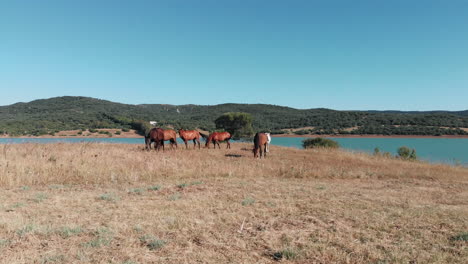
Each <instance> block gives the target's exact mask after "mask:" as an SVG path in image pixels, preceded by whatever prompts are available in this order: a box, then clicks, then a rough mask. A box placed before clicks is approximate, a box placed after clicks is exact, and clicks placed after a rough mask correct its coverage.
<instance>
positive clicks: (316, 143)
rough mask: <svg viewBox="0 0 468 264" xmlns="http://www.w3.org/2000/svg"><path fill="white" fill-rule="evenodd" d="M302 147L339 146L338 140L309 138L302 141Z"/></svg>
mask: <svg viewBox="0 0 468 264" xmlns="http://www.w3.org/2000/svg"><path fill="white" fill-rule="evenodd" d="M302 147H304V148H305V149H308V148H339V147H340V145H339V144H338V142H336V141H334V140H331V139H328V138H309V139H305V140H303V141H302Z"/></svg>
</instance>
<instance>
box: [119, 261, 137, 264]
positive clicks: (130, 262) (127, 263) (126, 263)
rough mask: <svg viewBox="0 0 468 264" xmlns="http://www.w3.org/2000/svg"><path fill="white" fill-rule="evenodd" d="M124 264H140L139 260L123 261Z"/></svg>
mask: <svg viewBox="0 0 468 264" xmlns="http://www.w3.org/2000/svg"><path fill="white" fill-rule="evenodd" d="M122 264H138V262H135V261H131V260H126V261H124V262H122Z"/></svg>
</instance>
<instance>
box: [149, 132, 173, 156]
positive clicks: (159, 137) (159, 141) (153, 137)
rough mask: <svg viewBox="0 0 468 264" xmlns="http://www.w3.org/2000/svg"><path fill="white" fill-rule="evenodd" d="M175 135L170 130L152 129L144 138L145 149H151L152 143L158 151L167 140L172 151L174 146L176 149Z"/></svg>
mask: <svg viewBox="0 0 468 264" xmlns="http://www.w3.org/2000/svg"><path fill="white" fill-rule="evenodd" d="M176 139H177V134H176V132H175V131H174V130H172V129H162V128H152V129H151V130H150V132H149V133H148V135H147V136H145V143H146V149H148V150H149V149H151V142H154V148H155V149H156V150H158V151H159V149H160V148H161V146H162V148H163V151H164V141H166V140H169V141H170V142H171V149H174V145H175V146H176V148H177V141H176Z"/></svg>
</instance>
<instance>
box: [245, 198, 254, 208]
mask: <svg viewBox="0 0 468 264" xmlns="http://www.w3.org/2000/svg"><path fill="white" fill-rule="evenodd" d="M254 203H255V199H254V198H252V197H247V198H245V199H244V200H243V201H242V205H243V206H247V205H252V204H254Z"/></svg>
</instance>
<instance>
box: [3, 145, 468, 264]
mask: <svg viewBox="0 0 468 264" xmlns="http://www.w3.org/2000/svg"><path fill="white" fill-rule="evenodd" d="M142 148H143V146H136V145H125V144H121V145H120V144H101V143H79V144H69V143H58V144H21V145H1V146H0V186H1V187H2V191H1V192H0V201H1V204H0V263H273V262H276V261H281V262H290V263H408V262H413V263H466V260H467V259H468V244H467V242H466V241H463V240H455V239H452V238H453V237H455V236H457V235H460V234H463V233H465V232H467V231H468V169H467V168H462V167H451V166H447V165H431V164H427V163H423V162H406V161H401V160H397V159H389V158H384V157H373V156H369V155H366V154H353V153H348V152H344V151H340V150H337V151H334V150H332V151H330V150H298V149H292V148H283V147H276V146H272V147H271V153H270V155H269V156H268V157H267V159H264V160H255V159H253V158H252V156H253V155H252V153H251V151H250V148H251V146H250V145H247V144H233V146H232V149H231V150H226V149H221V150H218V149H217V150H213V149H209V150H208V149H202V150H185V149H184V148H180V149H179V150H177V151H166V152H164V153H162V152H159V153H157V152H155V151H151V152H146V151H143V150H142Z"/></svg>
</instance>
